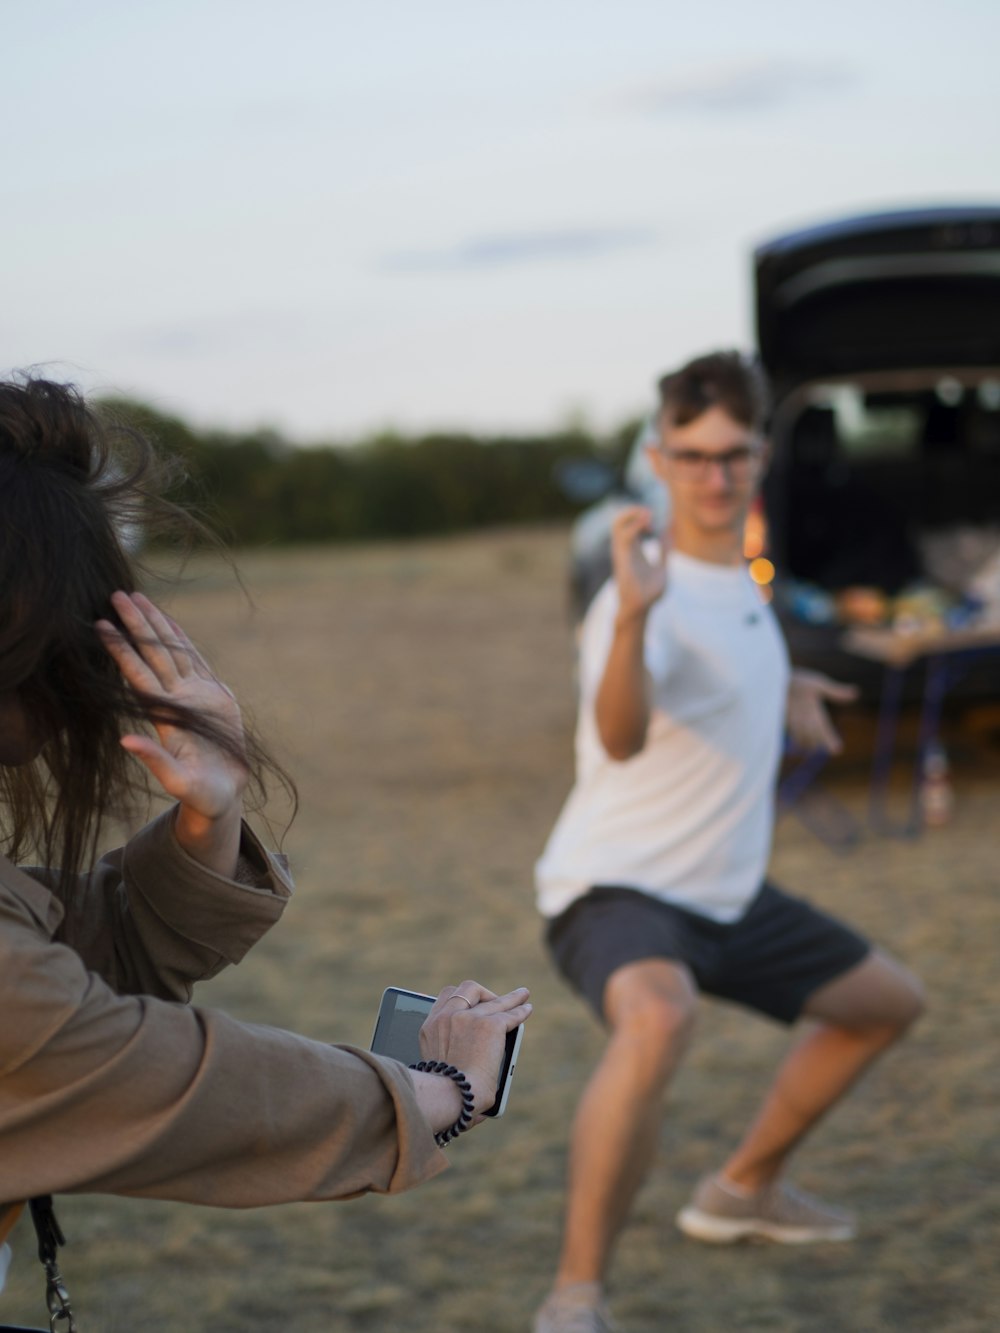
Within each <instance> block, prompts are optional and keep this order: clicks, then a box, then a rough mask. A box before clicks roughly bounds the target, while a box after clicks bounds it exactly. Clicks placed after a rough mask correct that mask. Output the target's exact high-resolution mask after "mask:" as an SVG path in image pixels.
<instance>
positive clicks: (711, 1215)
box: [677, 1176, 856, 1245]
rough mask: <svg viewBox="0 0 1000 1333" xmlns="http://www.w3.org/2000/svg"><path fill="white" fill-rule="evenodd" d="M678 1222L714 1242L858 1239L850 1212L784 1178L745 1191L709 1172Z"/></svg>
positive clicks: (697, 1236)
mask: <svg viewBox="0 0 1000 1333" xmlns="http://www.w3.org/2000/svg"><path fill="white" fill-rule="evenodd" d="M677 1225H678V1226H679V1227H680V1229H681V1231H683V1232H684V1234H685V1236H691V1237H692V1238H693V1239H694V1240H704V1241H708V1242H709V1243H710V1244H715V1245H727V1244H730V1243H731V1242H732V1241H737V1240H747V1239H752V1238H754V1237H757V1238H761V1239H764V1240H776V1241H781V1242H782V1243H784V1244H785V1245H805V1244H808V1243H809V1242H810V1241H823V1240H853V1239H854V1236H855V1235H856V1230H855V1225H854V1218H853V1217H852V1216H851V1214H850V1213H847V1212H844V1210H843V1209H841V1208H834V1207H832V1206H831V1205H830V1204H828V1203H824V1202H823V1201H822V1200H821V1199H814V1198H812V1197H811V1196H810V1195H808V1194H804V1193H802V1191H801V1190H797V1189H795V1187H794V1186H793V1185H787V1184H785V1182H784V1181H781V1180H778V1181H775V1182H774V1184H773V1185H768V1186H766V1187H765V1188H764V1189H762V1190H758V1191H757V1193H756V1194H750V1195H746V1196H744V1195H742V1194H738V1193H736V1192H735V1191H731V1190H728V1189H726V1187H725V1186H724V1185H723V1184H722V1183H721V1182H720V1180H719V1178H718V1176H708V1177H707V1178H706V1179H705V1180H703V1181H702V1182H701V1184H700V1185H699V1186H698V1188H697V1189H696V1190H695V1192H694V1195H693V1196H692V1198H691V1202H690V1203H689V1204H688V1206H687V1207H686V1208H682V1209H681V1211H680V1212H679V1213H678V1214H677Z"/></svg>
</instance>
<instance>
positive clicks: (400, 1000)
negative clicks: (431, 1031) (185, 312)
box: [371, 986, 524, 1116]
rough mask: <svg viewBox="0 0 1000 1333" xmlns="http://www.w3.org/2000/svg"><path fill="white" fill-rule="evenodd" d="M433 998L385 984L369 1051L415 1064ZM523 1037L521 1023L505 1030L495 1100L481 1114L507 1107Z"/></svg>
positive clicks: (500, 1113)
mask: <svg viewBox="0 0 1000 1333" xmlns="http://www.w3.org/2000/svg"><path fill="white" fill-rule="evenodd" d="M435 998H436V997H435V996H433V995H421V994H420V992H419V991H412V990H402V989H401V988H400V987H399V986H387V987H386V989H385V990H384V991H383V992H382V1003H381V1004H380V1005H379V1007H378V1017H377V1018H376V1019H375V1032H374V1035H373V1036H372V1046H371V1048H372V1051H373V1052H374V1053H375V1054H376V1055H388V1056H389V1057H390V1059H393V1060H399V1061H400V1062H401V1063H402V1064H404V1065H415V1064H416V1063H417V1061H418V1060H420V1059H421V1055H420V1040H419V1038H418V1036H417V1034H418V1033H419V1031H420V1029H421V1027H422V1026H423V1023H424V1019H425V1018H426V1017H427V1015H428V1014H429V1013H430V1011H431V1006H432V1005H433V1004H434V1001H435ZM523 1036H524V1024H523V1023H522V1024H520V1025H519V1026H518V1027H516V1028H514V1030H513V1031H512V1032H508V1033H507V1046H506V1049H505V1050H504V1057H503V1060H502V1062H501V1064H500V1077H499V1078H498V1079H497V1099H496V1101H495V1102H494V1103H493V1105H492V1106H491V1107H490V1109H489V1110H488V1111H486V1112H485V1113H484V1114H486V1115H489V1116H499V1115H503V1113H504V1111H506V1109H507V1098H508V1097H509V1096H510V1083H511V1079H512V1078H513V1077H514V1070H515V1069H516V1068H517V1055H518V1052H519V1051H520V1049H521V1038H522V1037H523Z"/></svg>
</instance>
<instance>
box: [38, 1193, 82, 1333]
mask: <svg viewBox="0 0 1000 1333" xmlns="http://www.w3.org/2000/svg"><path fill="white" fill-rule="evenodd" d="M28 1207H29V1208H30V1209H31V1220H32V1222H33V1223H34V1225H35V1235H36V1236H37V1237H38V1258H39V1259H40V1260H41V1263H42V1266H43V1267H44V1269H45V1303H46V1305H47V1306H48V1309H49V1330H50V1333H78V1330H77V1327H76V1322H75V1320H74V1319H73V1311H72V1308H71V1307H70V1303H69V1292H68V1291H67V1290H66V1288H65V1286H64V1285H63V1280H62V1274H61V1273H60V1272H59V1264H58V1251H59V1246H60V1245H65V1244H66V1237H65V1236H64V1235H63V1233H62V1228H61V1227H60V1225H59V1223H58V1221H57V1220H56V1214H55V1209H54V1208H53V1207H52V1195H51V1194H41V1195H39V1196H38V1198H37V1199H29V1200H28Z"/></svg>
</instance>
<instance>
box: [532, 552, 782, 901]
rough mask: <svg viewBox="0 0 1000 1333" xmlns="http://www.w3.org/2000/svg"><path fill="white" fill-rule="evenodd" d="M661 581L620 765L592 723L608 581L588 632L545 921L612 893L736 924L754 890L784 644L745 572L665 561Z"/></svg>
mask: <svg viewBox="0 0 1000 1333" xmlns="http://www.w3.org/2000/svg"><path fill="white" fill-rule="evenodd" d="M667 579H668V582H667V591H666V592H665V593H664V595H663V597H661V598H660V600H659V601H658V602H657V603H656V604H655V605H654V606H653V607H652V609H651V610H650V613H649V616H648V618H647V621H646V643H645V659H646V667H647V669H648V671H649V673H650V675H651V677H652V679H653V708H652V712H651V715H650V722H649V731H648V734H647V738H646V744H645V746H644V747H643V749H642V750H641V751H640V753H639V754H637V755H635V756H634V757H633V758H631V759H628V760H626V761H625V762H623V763H622V762H616V761H615V760H613V759H611V758H609V756H608V755H607V753H606V752H605V750H604V747H603V746H602V745H601V741H600V737H599V735H598V731H597V722H596V719H595V715H594V701H595V699H596V697H597V691H598V687H599V686H600V683H601V679H602V677H603V675H604V667H605V663H606V661H607V657H608V652H609V651H610V648H611V642H612V638H613V635H614V622H615V615H616V613H617V609H618V591H617V588H616V587H615V584H614V582H613V580H612V581H609V582H608V583H607V584H605V586H604V587H603V588H602V590H601V591H600V592H599V593H598V595H597V597H596V598H595V599H594V602H593V604H592V605H591V608H590V610H589V611H588V613H587V616H586V619H585V621H584V625H583V632H582V638H581V645H580V714H579V720H578V723H577V731H576V761H577V773H576V783H575V785H574V787H573V790H572V791H571V792H570V795H569V798H568V799H567V801H566V804H565V806H564V807H563V809H562V813H561V814H560V816H559V818H558V820H557V821H556V825H555V828H554V829H553V830H552V834H551V836H550V838H549V841H548V844H547V846H546V848H545V851H544V852H543V854H542V856H541V859H540V860H539V862H538V864H537V866H536V867H535V873H536V883H537V886H538V905H539V908H540V910H541V911H542V912H543V913H544V915H546V916H549V917H552V916H557V915H558V914H559V913H560V912H562V911H564V910H565V909H566V908H567V907H568V906H569V905H570V903H572V902H573V901H574V899H576V898H579V897H580V896H581V895H582V894H584V893H586V892H587V891H588V890H589V889H591V888H593V887H595V886H596V885H616V886H619V887H622V888H631V889H639V890H641V891H642V892H643V893H649V894H652V895H653V896H654V897H657V898H662V899H664V900H666V901H668V902H674V903H677V904H679V905H680V906H682V907H686V908H689V909H691V910H693V911H696V912H700V913H702V915H704V916H707V917H711V918H712V919H714V920H716V921H735V920H737V919H738V918H739V917H740V916H741V915H742V914H743V912H744V910H745V909H746V907H747V905H748V903H749V902H750V899H751V898H752V897H753V896H754V894H755V893H756V892H757V890H758V888H759V887H760V884H761V881H762V880H763V878H764V873H765V870H766V868H767V862H768V858H769V856H770V851H771V833H772V826H773V822H774V782H775V777H776V773H777V768H778V763H779V760H780V757H781V746H782V738H783V734H784V715H785V702H786V695H787V690H788V670H789V669H788V654H787V651H786V649H785V643H784V639H783V638H782V635H781V631H780V630H779V628H778V624H777V620H776V619H775V616H774V614H773V613H772V611H771V609H770V608H769V607H767V606H765V605H764V604H763V602H762V601H761V599H760V595H759V594H758V592H757V590H756V588H755V586H754V584H753V583H752V581H751V579H750V576H749V575H748V573H747V571H746V569H745V567H744V566H743V565H740V566H729V565H714V564H708V563H706V562H705V561H702V560H695V559H693V558H692V557H691V556H687V555H682V554H680V553H679V552H676V551H673V552H671V553H670V555H669V557H668V560H667Z"/></svg>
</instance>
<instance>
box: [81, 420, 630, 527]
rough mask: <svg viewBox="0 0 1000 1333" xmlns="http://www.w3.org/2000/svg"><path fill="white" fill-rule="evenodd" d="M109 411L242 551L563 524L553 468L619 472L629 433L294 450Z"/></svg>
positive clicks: (431, 439)
mask: <svg viewBox="0 0 1000 1333" xmlns="http://www.w3.org/2000/svg"><path fill="white" fill-rule="evenodd" d="M101 409H102V411H103V412H105V413H106V414H107V415H109V416H112V417H114V418H115V419H117V420H119V421H124V422H126V423H128V424H130V425H134V426H136V427H138V428H139V429H141V430H143V431H144V432H145V433H146V434H148V435H150V436H151V437H152V438H153V439H154V441H156V442H157V443H158V444H159V446H160V447H161V449H163V450H164V451H165V452H167V453H169V454H172V455H175V456H178V457H180V459H181V460H182V461H183V464H184V469H185V475H184V477H183V479H182V480H181V481H180V482H179V483H178V486H177V488H176V491H175V495H174V498H175V499H178V500H179V501H181V502H182V503H184V504H185V505H188V506H191V507H193V508H195V509H196V510H198V511H199V512H201V513H203V514H204V515H205V516H206V518H207V520H208V521H209V523H210V524H211V525H212V526H213V527H216V528H218V529H219V531H220V532H221V533H222V534H223V535H224V536H225V537H226V539H227V540H229V541H232V542H235V543H236V544H238V545H256V544H262V543H278V544H282V543H291V542H327V541H356V540H368V539H372V538H383V537H389V538H392V537H415V536H423V535H426V534H431V533H444V532H457V531H461V530H467V529H470V528H479V527H490V526H498V525H504V524H517V523H536V522H542V521H545V520H553V519H560V518H567V517H569V516H571V515H572V514H573V513H574V512H575V510H576V508H577V506H575V505H574V504H573V503H572V502H571V501H570V500H568V499H567V498H566V496H565V495H563V494H562V492H561V491H560V489H559V487H558V485H557V484H556V481H555V477H554V472H555V468H556V465H557V463H558V462H559V461H560V460H561V459H566V458H594V459H600V460H603V461H604V462H609V463H611V464H613V465H615V466H617V465H618V464H619V463H620V462H621V459H622V458H623V456H624V452H625V450H626V449H627V447H628V444H629V443H630V442H631V439H632V436H633V434H634V430H635V426H634V424H633V423H630V424H629V425H626V426H624V427H623V428H622V429H621V430H620V431H618V432H616V433H614V434H612V435H611V436H609V437H607V438H598V437H596V436H594V435H592V434H590V433H588V432H586V431H584V430H581V429H569V430H565V431H560V432H557V433H555V434H551V435H539V436H530V437H528V436H524V437H521V436H518V437H511V436H500V437H479V436H473V435H464V434H448V435H443V434H433V435H424V436H418V437H414V438H406V437H404V436H401V435H395V434H384V435H379V436H377V437H375V438H372V439H368V440H361V441H358V442H357V443H354V444H341V445H323V446H308V447H305V446H303V447H298V446H295V445H294V444H292V443H290V442H289V441H286V440H284V439H282V438H281V437H280V436H278V435H276V434H274V433H273V432H269V431H255V432H251V433H247V434H240V433H234V432H221V431H208V432H199V431H196V430H194V429H193V428H192V427H191V426H189V425H187V424H186V423H185V422H183V421H181V420H180V419H179V418H177V417H171V416H166V415H164V414H163V413H160V412H157V411H156V410H155V409H153V408H151V407H148V406H147V405H145V404H142V403H137V402H133V401H131V400H123V399H108V400H106V401H104V402H103V403H102V404H101Z"/></svg>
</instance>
